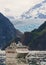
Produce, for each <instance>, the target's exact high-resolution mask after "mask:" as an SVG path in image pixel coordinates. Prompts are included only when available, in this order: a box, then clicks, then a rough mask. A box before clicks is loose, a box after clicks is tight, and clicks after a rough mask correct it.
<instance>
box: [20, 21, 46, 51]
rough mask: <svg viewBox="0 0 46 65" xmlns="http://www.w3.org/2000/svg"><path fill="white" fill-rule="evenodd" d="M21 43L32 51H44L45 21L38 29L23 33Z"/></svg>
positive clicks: (45, 37) (45, 41)
mask: <svg viewBox="0 0 46 65" xmlns="http://www.w3.org/2000/svg"><path fill="white" fill-rule="evenodd" d="M21 41H22V43H23V44H24V45H27V46H29V47H30V49H32V50H46V21H45V22H44V23H43V24H42V25H41V26H40V27H39V28H38V29H35V30H33V31H31V32H25V33H24V35H23V37H22V39H21Z"/></svg>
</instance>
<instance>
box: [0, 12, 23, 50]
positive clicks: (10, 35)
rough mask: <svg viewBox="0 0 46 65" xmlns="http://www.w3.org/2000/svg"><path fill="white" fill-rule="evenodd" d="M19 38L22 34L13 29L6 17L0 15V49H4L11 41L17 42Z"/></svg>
mask: <svg viewBox="0 0 46 65" xmlns="http://www.w3.org/2000/svg"><path fill="white" fill-rule="evenodd" d="M21 36H22V33H21V32H20V31H19V30H17V29H15V28H14V26H13V24H12V23H11V22H10V20H9V19H8V18H7V17H5V16H4V15H3V14H2V13H0V49H5V48H6V47H7V46H9V45H10V44H11V43H12V42H13V41H16V42H18V40H20V38H21ZM16 39H17V40H16Z"/></svg>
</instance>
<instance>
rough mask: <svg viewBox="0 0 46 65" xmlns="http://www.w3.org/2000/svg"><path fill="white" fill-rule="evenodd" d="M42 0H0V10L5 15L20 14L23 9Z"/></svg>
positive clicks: (25, 9)
mask: <svg viewBox="0 0 46 65" xmlns="http://www.w3.org/2000/svg"><path fill="white" fill-rule="evenodd" d="M42 1H43V0H0V12H3V13H4V14H6V15H13V16H16V17H17V16H20V15H21V14H22V13H23V12H24V11H27V10H28V9H29V8H32V7H33V6H34V5H35V4H37V3H40V2H42Z"/></svg>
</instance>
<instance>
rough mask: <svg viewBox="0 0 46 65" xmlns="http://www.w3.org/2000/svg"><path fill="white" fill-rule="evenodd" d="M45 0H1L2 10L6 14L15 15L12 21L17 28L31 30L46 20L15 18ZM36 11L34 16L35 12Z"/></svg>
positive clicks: (0, 10)
mask: <svg viewBox="0 0 46 65" xmlns="http://www.w3.org/2000/svg"><path fill="white" fill-rule="evenodd" d="M43 1H44V0H0V12H2V13H3V14H4V15H6V16H13V18H12V19H13V20H12V19H11V20H12V21H11V22H12V23H13V25H14V26H15V28H17V29H19V30H20V31H22V32H25V31H31V30H33V29H35V28H38V27H39V26H40V25H41V24H42V23H43V22H44V20H39V19H38V20H34V19H33V20H24V21H23V20H22V21H20V20H19V21H17V22H16V19H14V18H18V17H20V16H21V14H23V13H24V12H26V11H28V10H29V9H30V8H32V7H33V6H35V5H36V4H39V3H41V2H43ZM45 5H46V4H45ZM34 12H35V11H34ZM34 12H33V16H34V14H35V13H34ZM18 19H19V18H18ZM41 21H42V22H41Z"/></svg>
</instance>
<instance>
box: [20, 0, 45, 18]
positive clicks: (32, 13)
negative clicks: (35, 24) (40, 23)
mask: <svg viewBox="0 0 46 65" xmlns="http://www.w3.org/2000/svg"><path fill="white" fill-rule="evenodd" d="M21 18H22V19H30V18H35V19H36V18H40V19H42V18H43V19H46V0H44V1H42V2H41V3H38V4H36V5H34V6H33V7H32V8H30V9H29V10H28V11H26V12H24V13H23V14H22V15H21Z"/></svg>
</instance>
